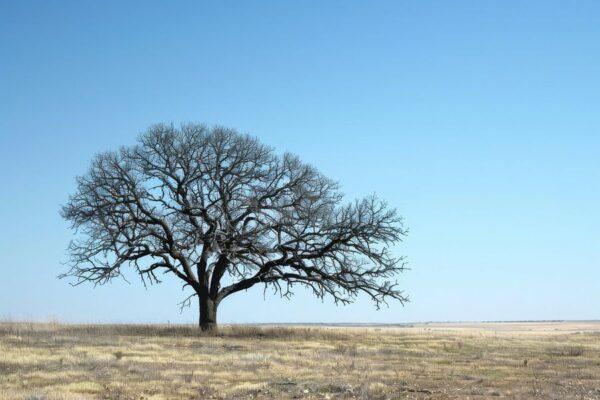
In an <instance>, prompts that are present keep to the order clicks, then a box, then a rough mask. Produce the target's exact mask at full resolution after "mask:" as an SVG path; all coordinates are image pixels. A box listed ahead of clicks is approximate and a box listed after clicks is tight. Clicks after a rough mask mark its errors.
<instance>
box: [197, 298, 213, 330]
mask: <svg viewBox="0 0 600 400" xmlns="http://www.w3.org/2000/svg"><path fill="white" fill-rule="evenodd" d="M198 299H199V300H200V329H202V330H203V331H212V330H215V329H217V306H218V303H217V302H215V301H214V300H212V299H211V298H210V297H208V296H207V295H204V296H202V295H201V296H198Z"/></svg>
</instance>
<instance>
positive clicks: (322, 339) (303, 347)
mask: <svg viewBox="0 0 600 400" xmlns="http://www.w3.org/2000/svg"><path fill="white" fill-rule="evenodd" d="M0 398H1V399H28V400H51V399H132V400H133V399H135V400H141V399H245V398H261V399H262V398H265V399H290V398H306V399H405V398H406V399H484V398H509V399H531V398H539V399H600V323H598V322H586V323H520V324H509V323H506V324H431V325H415V326H411V327H255V326H225V327H221V329H220V330H219V332H218V333H216V334H211V335H209V334H203V333H201V332H199V331H198V329H197V328H195V327H191V326H142V325H61V324H55V323H48V324H35V323H8V322H6V323H0Z"/></svg>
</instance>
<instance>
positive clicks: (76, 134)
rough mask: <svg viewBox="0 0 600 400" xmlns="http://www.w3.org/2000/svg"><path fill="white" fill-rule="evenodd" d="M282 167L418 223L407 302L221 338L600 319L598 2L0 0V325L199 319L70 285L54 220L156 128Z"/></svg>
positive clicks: (279, 309)
mask: <svg viewBox="0 0 600 400" xmlns="http://www.w3.org/2000/svg"><path fill="white" fill-rule="evenodd" d="M186 121H198V122H206V123H208V124H220V125H226V126H230V127H234V128H237V129H238V130H240V131H242V132H247V133H250V134H252V135H255V136H257V137H259V138H260V139H261V140H262V141H263V142H264V143H266V144H269V145H271V146H273V147H274V148H275V149H276V150H277V151H278V152H284V151H291V152H293V153H296V154H297V155H299V156H300V157H301V158H302V159H304V160H305V161H307V162H310V163H311V164H313V165H315V166H316V167H318V168H319V169H320V170H321V171H322V172H323V173H325V174H326V175H328V176H330V177H332V178H334V179H336V180H338V181H339V182H340V183H341V185H342V187H343V189H344V191H345V193H346V194H347V196H348V200H350V199H353V198H355V197H358V196H364V195H369V194H371V193H373V192H376V193H377V194H378V195H379V196H380V197H382V198H385V199H387V200H388V201H389V203H390V204H392V205H394V206H396V207H397V208H398V209H399V211H400V213H401V214H402V215H403V216H404V217H405V219H406V224H407V226H408V227H409V228H410V234H409V236H408V238H407V239H406V241H405V243H404V244H402V245H401V246H399V247H398V248H397V249H396V251H397V253H398V254H403V255H406V256H407V257H408V261H409V265H410V267H411V268H412V270H410V271H407V272H406V273H405V274H403V275H402V276H400V279H399V281H400V283H401V285H402V287H403V288H404V289H405V290H406V293H407V294H408V295H409V296H410V298H411V303H409V304H408V305H407V306H405V307H401V306H400V305H399V304H394V303H392V304H390V307H389V308H384V309H382V310H381V311H378V312H375V311H374V307H373V306H372V304H371V303H369V302H368V301H366V299H360V300H359V301H358V302H357V303H356V304H354V305H351V306H347V307H336V306H334V305H333V304H332V302H330V301H327V300H326V301H325V302H324V303H321V302H320V301H319V300H315V299H313V298H312V297H310V296H309V295H307V294H306V293H298V294H297V295H296V297H295V298H294V299H293V300H292V301H286V300H281V299H279V298H278V297H273V296H271V295H267V297H266V299H263V292H262V289H256V290H250V291H249V292H247V293H245V294H239V295H236V296H232V297H230V298H228V299H227V300H225V301H224V302H223V304H222V305H221V307H220V310H219V311H220V314H219V318H220V321H221V322H270V321H275V322H294V321H304V322H307V321H323V322H341V321H356V322H407V321H429V320H437V321H443V320H522V319H598V318H600V210H599V206H600V2H598V1H567V0H565V1H548V0H544V1H527V2H523V1H480V0H473V1H416V0H415V1H377V2H371V1H351V0H350V1H349V0H344V1H237V2H233V1H218V2H217V1H214V2H210V3H209V2H199V1H189V2H186V1H179V2H169V1H162V2H152V1H143V2H142V1H140V2H133V1H130V2H125V1H103V2H82V1H38V2H31V1H6V0H0V183H1V184H0V205H1V206H0V228H1V229H0V271H1V274H0V318H12V319H42V320H44V319H49V318H53V319H59V320H64V321H83V322H108V321H114V322H166V321H171V322H195V321H196V320H197V309H196V308H195V307H194V308H192V309H189V310H186V311H184V312H183V313H182V314H179V310H178V308H177V303H178V302H179V301H181V300H182V299H183V298H184V297H185V293H183V292H181V289H180V286H179V283H178V282H171V283H166V284H163V285H161V286H158V287H153V288H150V289H148V290H145V289H144V288H143V286H142V285H141V284H140V283H139V282H137V281H135V280H132V284H131V285H128V284H127V283H125V282H122V281H115V282H114V283H113V284H112V285H109V286H104V287H97V288H95V289H94V288H93V287H92V286H80V287H77V288H72V287H70V286H69V285H68V283H67V282H66V281H63V280H58V279H56V276H57V275H58V274H59V273H61V272H62V271H63V270H64V266H62V265H61V261H65V260H66V252H65V248H66V246H67V244H68V242H69V240H70V239H71V237H72V234H71V232H70V231H69V230H68V226H67V224H66V223H65V222H63V221H62V220H61V218H60V216H59V207H60V204H62V203H64V202H65V201H66V199H67V197H68V195H69V194H70V193H71V192H73V190H74V179H75V176H77V175H79V174H82V173H83V172H85V170H86V168H87V166H88V163H89V160H90V159H91V157H92V156H93V155H94V154H95V153H98V152H101V151H105V150H110V149H114V148H116V147H118V146H120V145H128V144H132V143H133V142H134V141H135V138H136V136H137V135H138V133H140V132H141V131H143V130H144V129H145V128H146V127H148V126H149V125H151V124H153V123H156V122H174V123H175V124H178V123H180V122H186Z"/></svg>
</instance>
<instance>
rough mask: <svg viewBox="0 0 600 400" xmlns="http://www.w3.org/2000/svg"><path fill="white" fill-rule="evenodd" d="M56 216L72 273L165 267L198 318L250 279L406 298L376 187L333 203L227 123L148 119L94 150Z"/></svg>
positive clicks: (207, 322)
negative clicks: (134, 138)
mask: <svg viewBox="0 0 600 400" xmlns="http://www.w3.org/2000/svg"><path fill="white" fill-rule="evenodd" d="M62 216H63V217H64V218H65V219H66V220H68V221H70V222H71V224H72V227H73V228H74V229H75V230H76V231H78V232H79V233H78V235H77V236H76V239H75V240H74V241H72V242H71V244H70V245H69V255H70V262H69V264H70V267H71V268H70V270H69V271H68V272H66V273H65V274H63V275H61V277H67V276H71V277H75V282H74V284H80V283H83V282H88V281H89V282H92V283H93V284H94V285H97V284H104V283H107V282H109V281H110V280H111V279H113V278H115V277H117V276H121V274H122V268H123V267H124V266H126V265H128V266H131V267H133V268H134V269H135V271H136V272H137V274H139V276H140V277H141V279H142V281H143V283H144V285H149V284H153V283H159V282H160V278H159V277H161V276H162V274H166V275H172V276H175V277H177V278H179V279H181V280H182V281H183V285H184V287H187V286H189V287H191V288H192V289H193V293H192V295H191V296H190V297H188V298H187V299H186V300H185V301H184V302H183V303H182V304H183V305H185V304H189V303H190V301H191V298H192V297H198V299H199V309H200V321H199V322H200V327H201V328H202V329H203V330H208V329H213V328H215V327H216V323H217V308H218V306H219V304H220V303H221V301H222V300H223V299H224V298H226V297H227V296H230V295H232V294H234V293H237V292H240V291H242V290H246V289H248V288H250V287H252V286H254V285H256V284H264V285H265V289H266V288H267V287H270V288H273V289H274V291H275V292H277V293H279V294H280V295H281V296H283V297H289V296H290V295H291V294H292V289H293V287H294V285H301V286H304V287H307V288H310V289H311V290H312V292H313V293H314V294H315V295H317V296H319V297H321V298H323V297H324V296H325V295H330V296H331V297H332V298H333V300H334V301H335V303H336V304H337V303H341V304H346V303H349V302H351V301H352V300H354V298H355V297H356V296H357V295H358V294H359V293H364V294H366V295H367V296H369V297H370V298H371V299H372V300H373V301H374V302H375V305H376V306H377V307H378V308H379V306H380V305H381V304H382V303H385V302H386V300H387V299H388V298H389V299H396V300H399V301H400V302H401V303H404V302H405V301H407V298H406V297H405V296H404V295H403V294H402V292H401V291H399V290H398V289H397V287H396V283H395V282H392V281H390V279H392V278H393V277H394V276H395V275H396V274H397V273H399V272H401V271H402V270H403V269H404V261H403V258H402V257H395V256H394V255H392V254H391V252H390V250H389V246H391V245H394V244H395V243H397V242H399V241H400V240H401V238H402V236H403V235H405V230H404V228H403V226H402V221H401V218H400V217H398V216H397V214H396V211H395V210H394V209H390V208H388V207H387V205H386V203H385V202H383V201H380V200H378V199H377V198H376V197H374V196H373V197H368V198H365V199H363V200H360V201H355V202H353V203H350V204H343V203H342V195H341V193H340V192H339V189H338V185H337V184H336V183H335V182H333V181H332V180H330V179H328V178H326V177H325V176H323V175H322V174H321V173H319V172H318V171H317V170H316V169H315V168H313V167H311V166H309V165H307V164H304V163H302V162H301V161H300V160H299V159H298V158H297V157H295V156H293V155H291V154H285V155H283V156H277V155H276V154H274V152H273V150H272V149H271V148H269V147H267V146H264V145H262V144H261V143H259V141H258V140H256V139H255V138H253V137H250V136H247V135H241V134H238V133H237V132H236V131H234V130H231V129H226V128H212V129H211V128H207V127H206V126H204V125H192V124H190V125H184V126H182V127H181V128H180V129H176V128H174V127H173V126H169V125H156V126H153V127H151V128H150V129H148V131H147V132H146V133H144V134H143V135H141V136H140V137H139V139H138V144H137V145H135V146H133V147H127V148H121V149H120V150H119V151H116V152H107V153H103V154H100V155H98V156H96V157H95V158H94V159H93V161H92V163H91V168H90V169H89V171H88V172H87V173H86V174H85V175H83V176H81V177H78V178H77V190H76V192H75V194H74V195H72V196H71V197H70V198H69V201H68V202H67V204H66V205H64V206H63V208H62Z"/></svg>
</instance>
